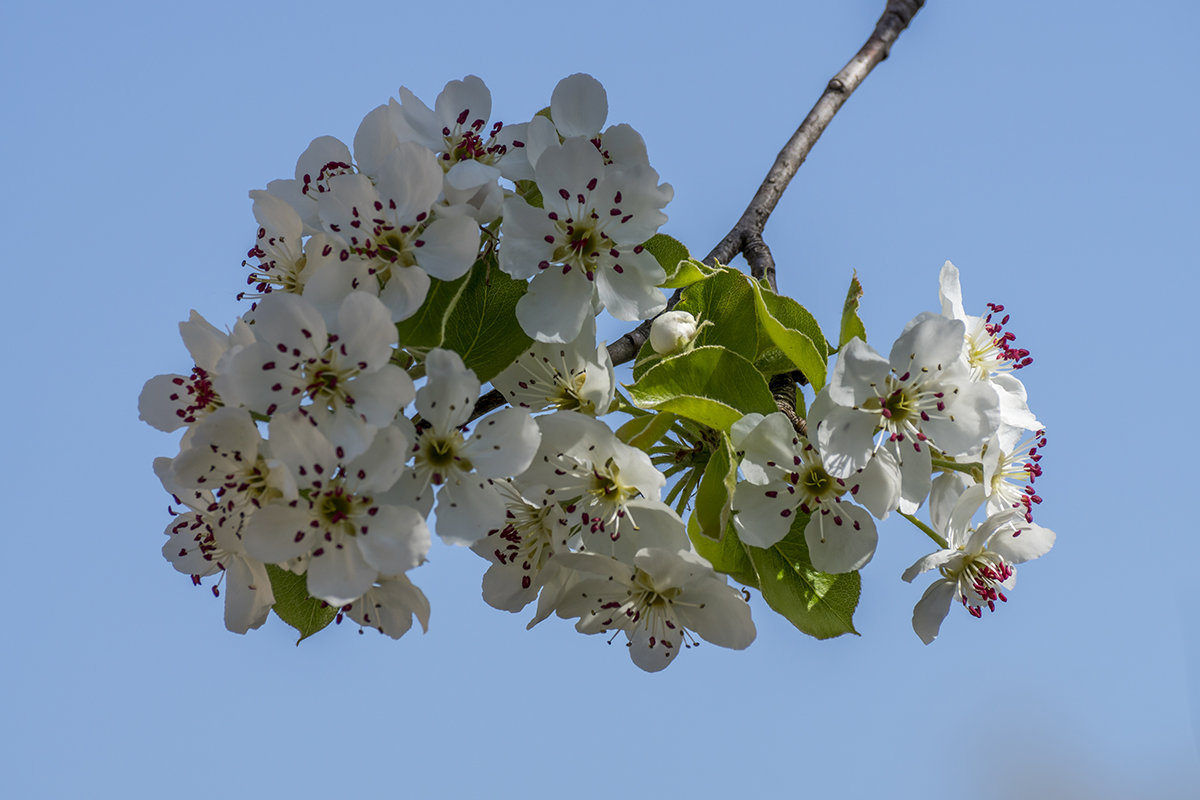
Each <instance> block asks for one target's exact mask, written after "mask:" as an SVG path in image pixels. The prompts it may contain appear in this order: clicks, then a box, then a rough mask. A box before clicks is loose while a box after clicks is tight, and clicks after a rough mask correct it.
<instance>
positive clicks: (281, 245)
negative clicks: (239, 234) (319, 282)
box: [238, 189, 328, 300]
mask: <svg viewBox="0 0 1200 800" xmlns="http://www.w3.org/2000/svg"><path fill="white" fill-rule="evenodd" d="M250 198H251V199H252V200H253V201H254V206H253V210H254V218H255V219H256V220H258V235H257V237H256V238H255V242H254V246H253V247H251V248H250V250H249V252H248V253H246V258H253V259H257V261H258V263H257V264H256V265H251V264H250V263H249V262H248V261H243V262H242V265H243V266H251V272H250V274H249V275H247V276H246V283H247V284H249V285H250V286H252V287H253V292H242V293H240V294H239V295H238V299H239V300H242V299H244V298H252V299H258V298H260V297H262V296H263V295H265V294H268V293H270V292H272V291H276V290H279V291H284V292H293V293H295V294H300V293H301V292H302V291H304V281H305V268H306V267H307V266H308V259H307V257H306V256H305V252H304V250H305V244H304V242H303V238H302V237H303V235H304V223H303V221H302V220H301V219H300V215H299V214H297V213H296V209H294V208H292V206H291V205H290V204H288V203H287V201H285V200H282V199H281V198H278V197H276V196H275V195H273V194H271V193H270V192H267V191H265V190H262V189H256V190H254V191H252V192H250ZM327 241H328V238H327V237H326V236H325V235H324V234H316V236H314V237H313V238H312V239H310V240H309V242H308V247H309V248H311V249H314V250H320V249H321V248H323V247H324V245H325V244H326V243H327Z"/></svg>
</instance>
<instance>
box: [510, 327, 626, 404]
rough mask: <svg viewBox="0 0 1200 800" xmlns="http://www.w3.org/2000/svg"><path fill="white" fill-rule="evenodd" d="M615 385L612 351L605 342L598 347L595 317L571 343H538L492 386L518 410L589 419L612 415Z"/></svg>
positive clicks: (518, 357) (531, 346) (522, 355)
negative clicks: (558, 412)
mask: <svg viewBox="0 0 1200 800" xmlns="http://www.w3.org/2000/svg"><path fill="white" fill-rule="evenodd" d="M616 384H617V382H616V377H615V376H614V374H613V365H612V359H611V358H610V357H609V355H608V348H607V347H606V346H605V344H604V342H601V343H600V344H599V345H597V344H596V320H595V318H594V317H589V318H587V319H586V320H585V321H584V324H583V330H581V331H580V333H579V336H578V337H577V338H576V339H575V340H574V341H573V342H570V343H569V344H559V343H553V342H534V343H533V344H531V345H530V346H529V347H528V348H527V349H526V350H525V351H523V352H522V353H521V355H519V356H517V359H516V360H515V361H514V362H513V363H512V365H510V366H509V367H508V368H506V369H505V370H504V371H503V372H501V373H500V374H499V375H497V376H496V377H494V378H492V385H493V386H495V387H496V388H497V389H499V390H500V391H501V392H502V393H503V394H504V396H505V397H506V398H507V399H508V401H509V402H510V403H512V404H513V406H515V407H517V408H524V409H526V410H528V411H530V412H538V411H547V410H562V411H580V412H582V413H584V414H589V415H591V416H600V415H603V414H607V413H608V410H609V408H610V407H611V406H612V402H613V397H614V395H615V392H616Z"/></svg>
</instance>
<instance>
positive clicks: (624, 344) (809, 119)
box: [608, 0, 925, 364]
mask: <svg viewBox="0 0 1200 800" xmlns="http://www.w3.org/2000/svg"><path fill="white" fill-rule="evenodd" d="M923 5H925V0H888V3H887V7H886V8H885V9H884V11H883V14H882V16H880V17H879V21H878V22H876V23H875V30H874V32H872V33H871V37H870V38H869V39H867V43H866V44H864V45H863V46H862V48H861V49H860V50H859V51H858V53H856V54H855V56H854V58H852V59H850V62H849V63H848V64H846V66H845V67H843V68H842V70H841V72H839V73H838V74H837V75H835V76H834V77H833V79H832V80H830V81H829V84H828V85H827V86H826V87H825V91H824V92H823V93H822V94H821V97H820V98H818V100H817V102H816V105H814V106H813V107H812V110H811V111H809V112H808V116H806V117H805V118H804V121H803V122H801V123H800V127H799V128H797V129H796V132H795V133H793V134H792V138H791V139H789V140H788V142H787V144H786V145H784V147H783V149H782V150H780V151H779V155H778V156H776V157H775V163H774V164H772V165H771V169H770V170H769V171H768V172H767V177H766V178H764V179H763V182H762V185H760V186H759V187H758V191H757V192H756V193H755V195H754V198H753V199H752V200H751V201H750V205H748V206H747V207H746V210H745V212H743V213H742V216H741V218H740V219H738V221H737V223H736V224H735V225H734V226H733V229H732V230H731V231H729V233H728V234H726V235H725V238H724V239H722V240H721V241H720V242H719V243H718V244H717V246H716V247H714V248H713V249H712V251H711V252H710V253H709V254H708V255H707V256H705V257H704V263H706V264H709V265H710V266H711V265H713V264H716V263H717V262H718V261H719V262H720V263H722V264H728V263H729V262H730V261H731V260H733V257H734V256H736V255H737V254H738V253H742V254H744V255H745V256H746V261H747V262H749V264H750V270H751V274H752V275H754V277H756V278H759V277H763V278H766V279H767V280H768V282H769V283H770V286H771V287H772V288H775V263H774V260H773V259H772V258H771V253H770V250H769V249H768V248H767V246H766V243H765V242H764V241H763V238H762V233H763V229H764V228H765V227H766V225H767V219H768V218H769V217H770V216H771V212H772V211H774V210H775V206H777V205H778V204H779V199H780V198H781V197H782V196H783V192H784V190H785V189H786V188H787V186H788V183H789V182H790V181H791V180H792V178H793V177H795V175H796V172H797V171H798V170H799V169H800V165H801V164H803V163H804V160H805V159H806V158H808V154H809V153H810V152H811V151H812V148H813V145H815V144H816V143H817V140H818V139H819V138H821V134H822V133H824V132H825V128H826V127H828V125H829V123H830V121H831V120H832V119H833V117H834V115H835V114H837V112H838V109H840V108H841V107H842V105H843V104H845V102H846V100H847V99H849V97H850V95H851V94H853V93H854V90H855V89H857V88H858V86H859V84H861V83H862V82H863V80H864V79H865V78H866V77H867V75H869V74H870V73H871V70H873V69H875V67H876V66H877V65H878V64H879V63H880V62H881V61H883V60H884V59H885V58H887V57H888V53H889V52H891V49H892V43H893V42H895V41H896V37H898V36H899V35H900V34H901V32H902V31H903V30H904V29H905V28H907V27H908V24H909V23H910V22H912V18H913V17H914V16H915V15H916V13H917V12H918V11H920V10H921V7H922V6H923ZM758 270H761V273H762V274H761V275H760V274H758V273H757V271H758ZM678 297H679V293H678V292H676V293H675V296H674V297H672V298H671V301H670V302H669V303H668V304H667V308H668V309H670V308H671V307H672V306H674V305H675V303H676V302H677V301H678ZM649 336H650V323H649V322H648V321H647V322H643V323H642V324H641V325H639V326H638V327H637V328H635V329H634V330H632V331H630V332H629V333H627V334H625V335H624V336H622V337H621V338H620V339H618V340H617V341H615V342H613V343H612V344H611V345H609V346H608V353H609V356H611V358H612V362H613V364H624V363H625V362H626V361H631V360H633V358H634V357H635V356H637V354H638V351H639V350H640V349H641V347H642V345H643V344H644V343H645V341H646V339H647V338H648V337H649Z"/></svg>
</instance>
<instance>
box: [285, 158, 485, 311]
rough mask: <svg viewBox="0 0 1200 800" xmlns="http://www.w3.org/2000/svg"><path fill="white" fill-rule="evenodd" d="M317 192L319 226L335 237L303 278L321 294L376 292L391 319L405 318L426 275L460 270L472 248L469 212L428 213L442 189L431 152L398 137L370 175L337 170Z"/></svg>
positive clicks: (447, 275) (424, 289) (474, 231)
mask: <svg viewBox="0 0 1200 800" xmlns="http://www.w3.org/2000/svg"><path fill="white" fill-rule="evenodd" d="M323 188H324V189H325V191H322V192H321V193H320V194H319V202H318V212H319V216H320V220H321V223H322V224H323V226H324V230H325V231H327V232H328V233H329V234H331V235H332V236H333V237H335V238H336V239H337V240H338V241H339V242H341V247H339V248H335V249H336V251H337V260H338V262H340V263H334V262H333V261H332V260H327V261H326V262H325V263H323V264H322V265H321V268H320V269H319V270H318V269H314V270H312V272H311V275H310V277H309V278H308V281H309V283H310V284H315V288H314V291H316V292H318V293H319V294H321V295H322V296H325V297H327V296H330V295H334V296H336V294H337V292H338V291H343V292H349V291H351V290H354V289H357V290H361V291H367V292H371V293H372V294H378V295H379V299H380V300H382V301H383V302H384V304H385V305H387V307H388V308H389V309H391V312H392V319H393V321H399V320H402V319H406V318H407V317H409V316H411V315H412V314H413V313H414V312H415V311H416V310H417V309H418V308H420V306H421V303H422V302H424V300H425V295H426V294H427V293H428V291H429V278H430V276H433V277H435V278H438V279H439V280H446V281H450V280H454V279H456V278H459V277H461V276H462V275H464V274H465V273H466V272H467V270H468V269H470V268H471V265H472V264H473V263H475V258H476V256H477V255H478V252H479V226H478V225H477V224H476V223H475V221H474V220H472V219H470V218H469V217H463V216H456V215H446V216H442V217H440V218H437V217H435V215H433V214H432V210H433V206H434V204H435V203H436V202H437V199H438V196H439V194H440V193H441V190H442V170H441V168H440V167H439V166H438V163H437V159H436V158H435V156H434V154H433V153H432V152H431V151H430V150H429V149H427V148H425V147H422V146H421V145H419V144H416V143H415V142H403V143H401V144H399V145H397V146H396V149H395V150H392V151H391V153H390V154H389V155H388V156H387V158H386V159H385V160H384V161H383V163H382V165H381V167H380V172H379V174H378V175H377V176H374V180H372V178H369V177H367V176H366V175H363V174H340V175H334V176H332V177H331V178H329V179H328V181H327V182H326V186H325V187H323Z"/></svg>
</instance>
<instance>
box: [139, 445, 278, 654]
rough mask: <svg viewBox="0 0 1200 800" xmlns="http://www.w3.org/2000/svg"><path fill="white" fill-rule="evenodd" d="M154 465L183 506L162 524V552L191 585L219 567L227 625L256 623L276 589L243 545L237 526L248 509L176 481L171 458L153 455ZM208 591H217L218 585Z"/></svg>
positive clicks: (239, 629)
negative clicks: (186, 486) (223, 590)
mask: <svg viewBox="0 0 1200 800" xmlns="http://www.w3.org/2000/svg"><path fill="white" fill-rule="evenodd" d="M154 471H155V472H156V473H157V474H158V477H159V480H161V481H162V484H163V488H165V489H166V490H167V491H168V492H169V493H170V494H171V495H172V497H173V498H174V500H175V502H176V503H178V504H180V505H183V506H186V507H187V508H188V510H187V511H186V512H183V513H179V514H177V515H176V516H175V518H174V519H173V520H172V521H171V522H170V524H168V525H167V529H166V531H164V532H165V533H166V534H167V537H168V538H167V541H166V542H165V543H164V544H163V548H162V553H163V557H164V558H166V559H167V561H169V562H171V566H173V567H175V569H176V570H178V571H179V572H182V573H184V574H185V575H190V576H191V577H192V583H194V584H196V585H199V584H200V579H201V578H203V577H206V576H209V575H214V574H217V573H221V575H222V579H223V580H224V583H225V627H226V628H227V629H229V630H230V631H232V632H234V633H245V632H246V631H248V630H250V629H252V628H258V627H261V626H262V624H263V623H264V622H266V621H267V615H268V614H269V613H270V610H271V606H273V605H274V604H275V595H274V592H272V590H271V579H270V577H269V576H268V575H267V569H266V566H265V565H264V564H263V563H262V562H261V561H258V560H257V559H254V558H250V557H249V556H248V555H247V554H246V552H245V548H244V547H242V543H241V538H242V537H241V528H242V525H243V523H244V522H245V518H246V516H247V514H248V513H249V511H250V510H251V509H250V508H249V507H246V506H241V507H239V506H237V505H236V504H235V503H234V502H231V501H224V502H218V501H217V500H216V499H215V498H214V496H213V494H212V492H210V491H209V490H207V489H186V488H184V487H183V486H181V485H179V484H178V483H177V482H176V480H175V476H174V473H173V470H172V466H171V460H170V459H167V458H157V459H155V460H154ZM172 513H175V512H172ZM212 591H213V594H214V595H218V596H219V595H220V590H219V589H218V587H217V586H215V585H214V586H213V587H212Z"/></svg>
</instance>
